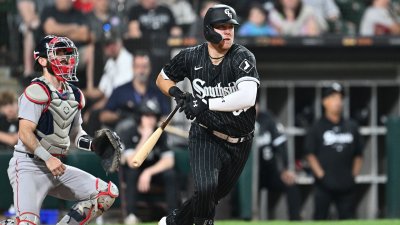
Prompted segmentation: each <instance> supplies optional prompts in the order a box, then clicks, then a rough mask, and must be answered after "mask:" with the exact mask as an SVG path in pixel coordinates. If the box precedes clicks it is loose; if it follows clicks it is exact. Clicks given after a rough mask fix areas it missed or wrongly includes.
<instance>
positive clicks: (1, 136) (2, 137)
mask: <svg viewBox="0 0 400 225" xmlns="http://www.w3.org/2000/svg"><path fill="white" fill-rule="evenodd" d="M17 141H18V134H16V133H7V132H2V131H0V142H2V143H4V144H6V145H9V146H13V145H15V144H17Z"/></svg>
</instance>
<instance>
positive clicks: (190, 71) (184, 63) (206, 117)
mask: <svg viewBox="0 0 400 225" xmlns="http://www.w3.org/2000/svg"><path fill="white" fill-rule="evenodd" d="M163 73H164V75H165V76H167V77H168V78H169V79H171V80H173V81H175V82H179V81H182V80H183V79H184V78H185V77H187V78H188V79H189V80H190V82H191V84H192V89H193V92H194V93H193V94H195V95H197V96H198V97H200V98H203V99H209V98H215V97H224V96H226V95H228V94H230V93H232V92H235V91H237V90H238V89H237V85H238V83H240V82H242V81H249V80H250V81H255V82H257V84H259V83H260V82H259V76H258V72H257V69H256V60H255V57H254V55H253V54H252V53H251V52H250V51H249V50H248V49H246V48H245V47H243V46H241V45H238V44H233V45H232V47H231V48H230V49H229V51H228V52H227V53H226V55H225V57H224V59H223V60H222V62H221V63H220V64H219V65H217V66H216V65H213V64H212V62H211V60H210V58H209V54H208V47H207V43H203V44H201V45H198V46H195V47H192V48H187V49H184V50H182V51H181V52H180V53H179V54H178V55H176V56H175V57H174V58H173V59H172V60H171V61H170V63H169V64H167V65H165V66H164V68H163ZM196 120H197V121H198V122H199V123H202V124H204V125H206V126H207V127H209V128H210V129H213V130H219V131H221V132H223V133H225V134H228V135H231V136H244V135H246V134H248V133H250V132H252V131H253V130H254V123H255V107H254V106H252V107H250V108H247V109H242V110H238V111H234V112H220V111H211V110H207V111H206V112H205V113H202V114H201V115H199V116H198V117H197V119H196Z"/></svg>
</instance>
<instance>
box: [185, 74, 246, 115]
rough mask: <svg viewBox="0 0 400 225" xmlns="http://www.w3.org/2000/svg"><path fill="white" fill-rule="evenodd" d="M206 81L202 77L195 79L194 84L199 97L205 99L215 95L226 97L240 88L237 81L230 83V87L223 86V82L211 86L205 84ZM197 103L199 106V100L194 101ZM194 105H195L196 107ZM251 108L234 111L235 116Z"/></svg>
mask: <svg viewBox="0 0 400 225" xmlns="http://www.w3.org/2000/svg"><path fill="white" fill-rule="evenodd" d="M205 83H206V82H205V81H204V80H201V79H198V78H196V79H194V80H193V83H192V86H193V89H194V91H195V92H194V93H195V94H196V95H197V97H199V98H202V99H204V98H205V97H207V96H209V97H212V98H215V97H224V96H226V95H229V94H231V93H233V92H236V91H237V90H238V88H237V86H236V83H235V82H231V83H229V84H228V87H222V86H221V83H218V84H217V85H216V86H214V87H210V86H205ZM222 101H225V100H224V99H222ZM193 103H195V104H196V106H197V102H193ZM196 106H194V105H193V107H196ZM248 109H249V108H246V109H240V110H237V111H233V112H232V114H233V115H235V116H238V115H240V113H242V112H245V111H247V110H248Z"/></svg>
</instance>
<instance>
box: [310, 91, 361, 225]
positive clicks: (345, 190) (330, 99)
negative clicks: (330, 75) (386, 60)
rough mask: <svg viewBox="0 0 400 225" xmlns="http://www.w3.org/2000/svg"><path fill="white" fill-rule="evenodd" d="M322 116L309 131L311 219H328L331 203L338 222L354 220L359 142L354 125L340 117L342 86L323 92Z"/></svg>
mask: <svg viewBox="0 0 400 225" xmlns="http://www.w3.org/2000/svg"><path fill="white" fill-rule="evenodd" d="M322 93H323V94H322V105H323V107H324V116H323V117H322V118H320V119H319V120H318V121H317V122H316V123H314V125H313V126H312V127H311V128H310V129H309V131H308V133H307V136H306V139H305V149H304V150H305V152H306V159H307V160H308V163H309V164H310V167H311V169H312V172H313V173H314V177H315V203H314V207H315V211H314V219H316V220H325V219H328V213H329V208H330V204H331V203H332V202H334V203H335V205H336V208H337V212H338V216H339V219H351V218H353V217H354V208H355V204H354V203H355V177H356V176H357V175H359V173H360V170H361V166H362V149H363V145H362V141H361V135H360V133H359V131H358V126H357V124H356V123H355V122H354V121H352V120H348V119H345V118H343V117H342V107H343V96H344V91H343V87H342V86H341V85H340V84H338V83H333V84H332V85H331V86H329V87H326V88H324V89H323V92H322Z"/></svg>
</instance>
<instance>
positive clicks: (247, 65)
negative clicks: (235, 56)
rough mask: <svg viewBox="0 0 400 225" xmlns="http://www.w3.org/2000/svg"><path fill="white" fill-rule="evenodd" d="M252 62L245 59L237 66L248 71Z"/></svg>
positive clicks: (251, 66) (251, 67)
mask: <svg viewBox="0 0 400 225" xmlns="http://www.w3.org/2000/svg"><path fill="white" fill-rule="evenodd" d="M253 67H254V66H253V64H251V63H250V62H249V60H247V59H245V60H243V62H242V63H240V65H239V68H240V69H241V70H243V71H244V72H246V73H249V72H250V70H251V69H253Z"/></svg>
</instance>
